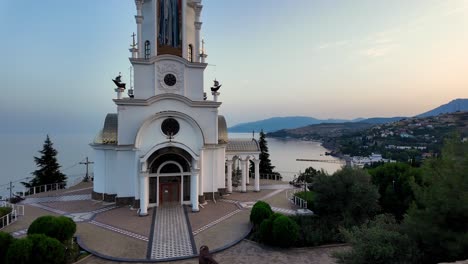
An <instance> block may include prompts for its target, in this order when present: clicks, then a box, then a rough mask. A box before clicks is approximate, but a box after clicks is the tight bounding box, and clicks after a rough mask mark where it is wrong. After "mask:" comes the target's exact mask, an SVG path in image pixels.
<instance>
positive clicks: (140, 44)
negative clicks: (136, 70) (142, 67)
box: [135, 0, 156, 58]
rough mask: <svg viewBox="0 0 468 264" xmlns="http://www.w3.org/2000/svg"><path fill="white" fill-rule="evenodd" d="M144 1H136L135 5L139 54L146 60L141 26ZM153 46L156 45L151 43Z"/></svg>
mask: <svg viewBox="0 0 468 264" xmlns="http://www.w3.org/2000/svg"><path fill="white" fill-rule="evenodd" d="M143 2H144V0H135V4H136V7H137V15H136V16H135V20H136V23H137V38H138V45H137V47H138V53H139V56H138V57H140V58H144V54H143V52H144V50H143V40H142V29H141V24H142V23H143V15H142V13H141V8H142V7H143ZM151 44H152V46H155V44H156V43H151Z"/></svg>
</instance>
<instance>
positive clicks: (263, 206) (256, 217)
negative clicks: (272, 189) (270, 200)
mask: <svg viewBox="0 0 468 264" xmlns="http://www.w3.org/2000/svg"><path fill="white" fill-rule="evenodd" d="M272 214H273V211H272V210H271V207H270V205H269V204H267V203H265V202H263V201H258V202H256V203H255V204H254V206H253V207H252V211H251V212H250V222H252V223H253V224H254V225H255V226H259V225H260V224H261V223H262V221H263V220H265V219H268V218H270V216H271V215H272Z"/></svg>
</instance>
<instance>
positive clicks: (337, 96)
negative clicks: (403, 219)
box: [0, 0, 468, 133]
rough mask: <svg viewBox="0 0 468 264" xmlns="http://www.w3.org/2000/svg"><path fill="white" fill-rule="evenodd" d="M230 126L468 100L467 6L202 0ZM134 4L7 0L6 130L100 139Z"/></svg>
mask: <svg viewBox="0 0 468 264" xmlns="http://www.w3.org/2000/svg"><path fill="white" fill-rule="evenodd" d="M203 5H204V7H203V12H202V21H203V26H202V36H203V38H204V39H205V42H206V51H207V54H208V59H207V62H208V63H209V65H208V67H207V69H206V70H205V87H206V88H205V90H206V91H208V90H209V87H210V86H211V84H212V80H213V79H215V78H216V79H217V80H219V81H220V82H221V84H222V88H221V90H220V92H221V95H220V98H219V99H220V101H222V102H223V105H222V106H221V108H220V114H223V115H224V116H225V117H226V119H227V121H228V126H232V125H235V124H237V123H241V122H248V121H255V120H259V119H265V118H269V117H273V116H293V115H294V116H297V115H302V116H311V117H316V118H323V119H325V118H345V119H352V118H358V117H376V116H386V117H389V116H413V115H416V114H419V113H422V112H425V111H427V110H430V109H432V108H435V107H437V106H439V105H441V104H445V103H447V102H449V101H451V100H452V99H456V98H468V71H467V70H468V49H467V47H468V33H467V32H468V31H467V29H468V1H467V0H450V1H445V0H412V1H407V0H392V1H375V0H356V1H351V0H347V1H344V0H342V1H338V0H294V1H284V0H255V1H252V0H238V1H227V0H203ZM135 13H136V10H135V3H134V1H133V0H80V1H59V0H41V1H35V0H24V1H16V0H0V35H1V41H0V50H1V51H2V52H1V54H2V58H1V60H0V87H1V90H0V91H1V94H0V124H2V125H1V127H0V133H2V132H3V133H30V132H31V133H33V132H34V133H35V132H48V131H50V130H54V132H57V131H59V132H63V133H71V132H90V131H91V132H92V131H98V130H99V129H100V128H101V127H102V124H103V121H104V117H105V115H106V113H109V112H116V106H115V105H114V103H113V101H112V98H114V97H115V92H114V91H113V89H114V85H113V83H112V82H111V78H113V77H115V76H116V75H117V74H118V73H119V72H122V74H123V79H124V81H125V80H126V81H127V82H128V72H129V67H130V66H131V65H130V63H129V60H128V57H130V55H131V54H130V53H129V52H128V48H129V45H130V43H131V37H130V36H131V34H132V33H133V32H134V31H136V24H135V19H134V15H135Z"/></svg>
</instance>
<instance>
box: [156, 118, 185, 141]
mask: <svg viewBox="0 0 468 264" xmlns="http://www.w3.org/2000/svg"><path fill="white" fill-rule="evenodd" d="M179 129H180V126H179V122H177V120H175V119H174V118H167V119H166V120H164V121H163V122H162V124H161V130H162V132H163V133H164V135H166V136H168V137H172V136H174V135H176V134H177V133H178V132H179Z"/></svg>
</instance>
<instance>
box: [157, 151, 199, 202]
mask: <svg viewBox="0 0 468 264" xmlns="http://www.w3.org/2000/svg"><path fill="white" fill-rule="evenodd" d="M191 160H192V157H191V156H190V154H189V153H187V152H186V151H185V150H182V149H180V148H174V147H167V148H163V149H160V150H158V151H156V152H155V153H153V154H152V155H151V156H150V157H149V158H148V164H149V197H148V198H149V201H148V202H149V206H164V205H173V204H190V198H191V197H190V185H191V175H192V172H191Z"/></svg>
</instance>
